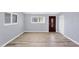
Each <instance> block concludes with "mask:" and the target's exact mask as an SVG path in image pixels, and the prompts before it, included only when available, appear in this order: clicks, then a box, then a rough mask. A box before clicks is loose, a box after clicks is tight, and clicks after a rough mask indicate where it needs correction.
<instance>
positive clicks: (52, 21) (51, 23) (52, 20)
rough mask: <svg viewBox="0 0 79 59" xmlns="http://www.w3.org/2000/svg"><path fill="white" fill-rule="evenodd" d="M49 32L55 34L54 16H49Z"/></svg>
mask: <svg viewBox="0 0 79 59" xmlns="http://www.w3.org/2000/svg"><path fill="white" fill-rule="evenodd" d="M49 32H56V16H49Z"/></svg>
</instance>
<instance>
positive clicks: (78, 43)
mask: <svg viewBox="0 0 79 59" xmlns="http://www.w3.org/2000/svg"><path fill="white" fill-rule="evenodd" d="M61 34H62V33H61ZM62 35H64V34H62ZM64 37H66V38H68V39H69V40H71V41H72V42H74V43H75V44H77V45H79V42H77V41H75V40H73V39H72V38H70V37H68V36H67V35H64Z"/></svg>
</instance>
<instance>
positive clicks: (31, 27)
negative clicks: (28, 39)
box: [24, 14, 58, 32]
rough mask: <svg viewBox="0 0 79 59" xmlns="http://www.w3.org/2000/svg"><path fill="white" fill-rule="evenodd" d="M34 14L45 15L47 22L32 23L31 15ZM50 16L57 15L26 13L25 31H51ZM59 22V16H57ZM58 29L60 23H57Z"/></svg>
mask: <svg viewBox="0 0 79 59" xmlns="http://www.w3.org/2000/svg"><path fill="white" fill-rule="evenodd" d="M32 16H44V17H45V23H44V24H32V23H31V17H32ZM49 16H57V15H55V14H25V22H24V29H25V32H49ZM57 22H58V18H57ZM56 27H57V31H58V23H57V25H56Z"/></svg>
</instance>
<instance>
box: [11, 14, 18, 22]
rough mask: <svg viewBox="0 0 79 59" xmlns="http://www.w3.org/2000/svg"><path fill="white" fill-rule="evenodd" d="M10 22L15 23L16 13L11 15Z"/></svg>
mask: <svg viewBox="0 0 79 59" xmlns="http://www.w3.org/2000/svg"><path fill="white" fill-rule="evenodd" d="M12 23H17V15H15V14H13V15H12Z"/></svg>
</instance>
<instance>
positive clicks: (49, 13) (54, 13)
mask: <svg viewBox="0 0 79 59" xmlns="http://www.w3.org/2000/svg"><path fill="white" fill-rule="evenodd" d="M23 13H24V14H59V13H60V12H23Z"/></svg>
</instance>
